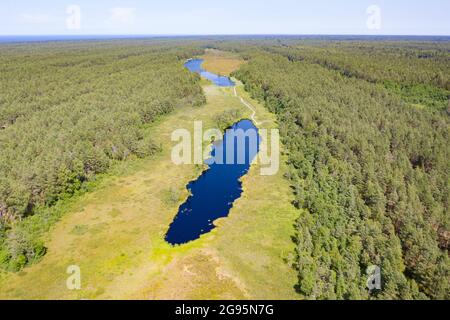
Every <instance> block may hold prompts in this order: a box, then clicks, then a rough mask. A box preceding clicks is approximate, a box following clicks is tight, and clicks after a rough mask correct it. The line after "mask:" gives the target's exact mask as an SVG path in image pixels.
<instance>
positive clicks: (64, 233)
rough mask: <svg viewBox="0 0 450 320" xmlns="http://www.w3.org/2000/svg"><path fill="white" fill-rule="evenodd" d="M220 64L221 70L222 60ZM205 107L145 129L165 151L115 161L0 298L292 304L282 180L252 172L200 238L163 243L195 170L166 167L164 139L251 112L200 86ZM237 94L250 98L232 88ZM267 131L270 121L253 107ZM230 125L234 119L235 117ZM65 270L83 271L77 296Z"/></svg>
mask: <svg viewBox="0 0 450 320" xmlns="http://www.w3.org/2000/svg"><path fill="white" fill-rule="evenodd" d="M203 58H204V59H205V60H206V62H205V65H204V67H205V68H207V69H208V70H209V66H214V69H211V71H213V72H218V73H219V71H218V70H220V71H221V72H222V74H228V73H230V72H231V71H233V70H234V69H235V68H236V66H238V65H239V64H240V63H241V61H237V60H233V59H230V58H229V57H225V58H224V56H222V55H221V54H218V53H217V52H212V53H211V51H210V54H209V55H206V56H204V57H203ZM223 61H225V63H223V65H222V62H223ZM202 87H203V91H204V93H205V95H206V98H207V103H206V104H205V105H203V106H200V107H193V106H189V107H185V108H178V109H177V110H176V111H174V112H173V113H171V114H170V115H166V116H163V117H161V118H160V119H159V120H158V121H157V122H155V123H152V124H151V125H149V126H148V127H147V129H146V130H148V132H149V133H151V136H152V138H153V139H154V141H156V143H157V144H158V145H161V146H162V152H161V153H159V154H157V155H156V156H154V157H152V158H150V159H148V158H147V159H138V160H132V161H128V162H124V163H120V164H119V165H118V166H117V167H115V168H114V170H113V173H112V174H109V175H108V176H105V177H104V178H103V179H102V180H101V182H100V183H99V184H98V186H97V187H96V190H95V191H93V192H90V193H87V194H85V195H83V196H80V197H78V198H77V199H75V200H73V201H72V202H71V203H70V204H69V205H68V209H67V213H66V214H65V215H64V216H63V217H62V218H61V220H60V221H59V222H58V223H56V224H55V225H54V227H53V228H51V230H50V231H49V232H48V234H46V236H45V244H46V246H47V248H48V252H47V254H46V255H45V256H44V257H43V258H42V261H40V262H39V263H37V264H34V265H32V266H30V267H27V268H25V269H23V270H22V271H20V272H18V273H4V274H3V275H2V276H1V280H0V298H3V299H5V298H6V299H238V298H242V299H295V298H297V297H298V295H297V294H296V293H295V289H294V285H295V283H296V281H297V278H296V272H295V270H293V269H292V268H291V266H290V263H291V259H292V258H293V257H292V256H291V255H292V252H293V250H294V244H293V242H292V240H291V236H292V235H293V233H294V226H293V225H294V220H295V219H296V218H297V216H298V211H296V210H295V209H294V208H293V206H292V205H291V202H292V200H293V199H292V197H293V196H292V193H291V192H290V188H289V185H288V182H287V181H286V180H285V179H283V174H284V170H285V167H284V165H283V167H282V168H281V170H280V172H279V173H278V174H277V175H276V176H271V177H265V176H260V174H259V167H258V165H254V166H253V167H252V168H251V170H250V172H249V174H248V175H247V176H246V177H245V178H244V179H243V188H244V193H243V196H242V197H241V198H240V199H239V200H238V201H236V202H235V205H234V208H233V209H232V210H231V212H230V215H229V217H228V218H225V219H222V220H220V221H218V222H217V225H218V228H216V229H215V230H213V231H212V232H211V233H209V234H207V235H204V236H202V238H201V239H200V240H197V241H194V242H192V243H190V244H187V245H183V246H180V247H172V246H170V245H169V244H167V243H166V242H165V241H164V235H165V233H166V231H167V229H168V227H169V225H170V223H171V222H172V219H173V218H174V216H175V215H176V213H177V210H178V207H179V205H180V204H181V203H182V202H183V201H184V200H185V199H186V198H187V196H188V193H187V190H186V185H187V183H188V182H189V181H191V180H193V179H195V178H196V177H198V176H199V175H200V174H201V172H202V170H203V168H201V167H199V166H195V165H192V166H189V165H183V166H175V165H174V164H172V162H171V160H170V152H171V147H172V146H173V143H172V142H171V133H172V131H173V130H175V129H178V128H186V129H188V130H191V131H192V130H193V122H194V121H197V120H202V121H203V122H204V127H209V128H214V127H216V126H217V125H216V123H215V119H216V118H217V116H219V115H220V114H222V113H224V112H225V111H227V110H230V109H242V117H248V116H250V110H248V109H247V108H246V107H245V106H244V105H242V104H241V102H240V101H239V99H238V98H236V97H234V96H233V92H232V89H230V88H218V87H215V86H213V85H211V84H210V83H208V82H206V81H203V80H202ZM238 92H239V94H240V95H242V96H244V97H245V98H246V99H248V100H249V101H251V99H250V97H248V96H247V93H246V92H245V91H244V90H243V87H242V86H241V85H239V87H238ZM251 102H252V103H253V106H254V107H255V108H256V109H257V112H258V116H259V118H260V119H264V120H266V121H267V122H265V125H264V126H265V127H267V128H270V127H276V122H275V121H274V116H273V115H272V114H270V113H268V112H267V111H266V109H264V108H263V107H262V106H261V105H259V104H257V103H256V102H255V101H251ZM235 120H239V119H238V118H236V119H235ZM69 265H79V266H80V268H81V277H82V280H81V281H82V288H81V290H79V291H71V290H68V289H67V287H66V279H67V277H68V276H69V275H68V274H66V269H67V267H68V266H69Z"/></svg>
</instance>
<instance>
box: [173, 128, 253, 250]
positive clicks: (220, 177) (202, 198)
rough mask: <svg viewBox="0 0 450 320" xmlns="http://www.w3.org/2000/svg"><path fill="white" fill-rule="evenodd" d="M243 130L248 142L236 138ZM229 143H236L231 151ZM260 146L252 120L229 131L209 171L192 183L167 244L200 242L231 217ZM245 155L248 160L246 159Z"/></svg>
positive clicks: (210, 161) (217, 146)
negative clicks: (203, 235) (231, 151)
mask: <svg viewBox="0 0 450 320" xmlns="http://www.w3.org/2000/svg"><path fill="white" fill-rule="evenodd" d="M239 130H242V131H241V134H243V133H245V134H246V138H245V140H244V139H241V140H239V139H238V138H237V137H236V133H237V132H239ZM238 141H245V143H238ZM229 142H234V143H233V144H232V145H231V146H232V147H231V148H230V147H228V148H227V147H226V146H227V143H229ZM259 144H260V136H259V133H258V128H257V127H256V126H255V125H254V124H253V122H252V121H250V120H242V121H239V122H238V123H235V124H234V125H233V126H232V127H231V128H230V130H227V131H226V133H225V135H224V137H223V140H222V141H218V142H216V143H214V145H213V151H212V153H211V158H210V159H208V160H207V161H206V163H207V164H208V165H209V169H208V170H207V171H205V172H204V173H203V174H202V175H201V176H200V177H199V178H198V179H197V180H195V181H193V182H191V183H189V184H188V186H187V188H188V190H190V192H191V196H190V197H189V198H188V199H187V201H186V202H185V203H183V204H182V205H181V207H180V208H179V211H178V214H177V216H176V217H175V220H174V221H173V223H172V224H171V226H170V228H169V231H168V232H167V234H166V241H167V242H169V243H170V244H172V245H180V244H185V243H187V242H190V241H193V240H196V239H198V238H200V236H201V235H202V234H205V233H208V232H210V231H211V230H212V229H214V228H215V226H214V224H213V222H214V221H215V220H217V219H219V218H223V217H226V216H228V213H229V211H230V209H231V207H232V206H233V203H234V201H235V200H237V199H239V198H240V197H241V194H242V183H241V181H240V179H241V178H242V177H243V176H245V175H246V174H247V173H248V170H249V168H250V165H251V163H252V161H253V159H254V158H255V157H256V155H257V154H258V152H259ZM227 149H228V150H234V157H232V156H231V155H230V156H229V157H228V158H229V159H233V158H234V159H233V161H227ZM239 154H241V157H238V155H239ZM244 154H245V159H244V157H242V155H244ZM213 160H214V161H213ZM220 163H223V164H220ZM227 163H232V164H227Z"/></svg>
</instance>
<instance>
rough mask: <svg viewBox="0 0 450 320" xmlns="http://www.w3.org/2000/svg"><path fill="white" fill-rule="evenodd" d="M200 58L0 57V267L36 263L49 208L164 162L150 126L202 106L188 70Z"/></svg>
mask: <svg viewBox="0 0 450 320" xmlns="http://www.w3.org/2000/svg"><path fill="white" fill-rule="evenodd" d="M200 52H201V51H199V49H195V48H191V47H188V46H184V47H183V46H178V47H177V46H173V45H167V44H164V43H154V42H152V43H151V45H148V44H146V43H145V42H137V43H136V42H130V43H126V42H121V43H119V44H117V43H108V42H105V43H101V44H99V43H97V42H94V43H83V44H75V43H68V44H59V45H52V44H41V45H39V44H38V45H28V46H20V45H19V46H14V45H10V46H4V47H0V83H1V88H2V90H1V93H0V128H1V130H0V150H1V153H0V217H1V219H0V247H1V249H0V264H2V265H3V266H5V267H6V268H7V269H9V270H19V269H21V268H22V267H23V266H24V265H26V264H29V263H31V262H33V261H35V260H37V259H39V257H40V256H42V255H43V254H44V253H45V246H44V244H43V243H41V241H40V240H39V239H40V236H41V234H42V232H43V231H44V230H45V229H46V228H48V226H49V225H50V224H51V221H48V220H53V219H54V218H55V217H54V213H50V212H48V210H47V209H48V208H49V207H51V206H52V205H54V204H55V203H56V202H58V200H61V199H66V198H69V197H70V196H72V195H73V194H75V193H76V192H81V191H83V188H85V187H86V186H87V182H90V181H93V180H94V179H95V176H96V175H97V174H99V173H105V172H107V171H108V168H110V166H111V165H113V163H114V162H116V161H121V160H126V159H128V158H132V157H147V156H149V155H152V154H153V153H155V152H157V151H158V148H159V146H158V145H155V144H154V143H153V142H152V140H151V137H149V136H146V135H145V132H144V129H145V126H146V125H148V124H151V123H152V122H153V121H155V120H157V118H158V117H160V116H161V115H164V114H167V113H170V112H171V111H172V110H174V109H175V108H179V107H181V106H185V105H198V104H202V103H204V99H205V98H204V95H203V93H202V91H201V88H200V86H199V85H198V82H199V79H198V77H196V76H194V75H192V74H191V73H189V72H188V71H187V70H185V69H184V68H183V63H184V61H185V60H186V59H187V58H189V57H191V56H193V55H195V54H197V53H200Z"/></svg>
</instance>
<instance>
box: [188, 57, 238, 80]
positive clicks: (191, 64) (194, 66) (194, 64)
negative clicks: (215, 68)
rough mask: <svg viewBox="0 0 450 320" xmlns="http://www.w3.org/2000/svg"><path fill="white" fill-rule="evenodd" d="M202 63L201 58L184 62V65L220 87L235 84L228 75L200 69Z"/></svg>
mask: <svg viewBox="0 0 450 320" xmlns="http://www.w3.org/2000/svg"><path fill="white" fill-rule="evenodd" d="M202 63H203V60H202V59H192V60H189V61H188V62H186V63H185V67H186V68H188V69H189V70H190V71H191V72H195V73H198V74H199V75H200V76H202V77H203V78H205V79H208V80H209V81H212V82H213V83H214V84H216V85H218V86H220V87H233V86H234V85H235V83H234V82H233V81H232V80H231V79H230V78H228V77H224V76H219V75H217V74H214V73H211V72H208V71H206V70H204V69H202Z"/></svg>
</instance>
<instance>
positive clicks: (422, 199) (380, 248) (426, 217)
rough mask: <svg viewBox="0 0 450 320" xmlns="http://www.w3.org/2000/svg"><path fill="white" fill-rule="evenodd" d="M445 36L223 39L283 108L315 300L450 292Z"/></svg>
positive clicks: (304, 271) (309, 290) (303, 281)
mask: <svg viewBox="0 0 450 320" xmlns="http://www.w3.org/2000/svg"><path fill="white" fill-rule="evenodd" d="M446 45H447V47H446V48H445V49H440V48H435V49H433V50H430V49H429V48H426V49H421V47H420V45H419V44H408V43H407V42H405V43H401V44H399V43H397V44H395V43H394V44H389V45H385V46H384V45H383V44H379V43H353V44H352V43H344V44H337V43H335V44H331V43H328V42H327V43H314V44H310V45H308V44H307V43H306V44H304V43H303V44H300V43H297V42H296V43H289V44H288V45H286V44H283V43H280V42H279V41H278V42H277V41H274V42H273V43H272V44H270V43H267V41H266V43H265V44H264V46H261V47H258V46H255V44H254V43H253V44H249V43H247V44H246V45H243V44H242V45H241V46H239V45H236V44H216V46H217V47H222V48H227V49H231V50H234V51H238V52H239V51H240V52H241V53H242V54H243V56H245V57H246V59H247V60H248V63H247V64H245V65H244V66H243V67H241V69H240V70H239V71H238V72H237V73H236V74H235V76H236V77H237V78H239V79H240V80H242V81H243V82H244V84H245V88H246V89H247V90H248V91H250V92H251V93H252V94H253V96H254V97H255V98H257V99H259V100H260V101H262V102H264V103H265V105H266V106H267V108H268V109H269V110H270V111H272V112H274V113H275V114H276V115H277V116H278V120H279V125H280V129H281V135H282V138H283V142H284V144H285V146H286V147H287V149H288V152H289V172H288V174H287V178H288V179H289V180H290V182H291V184H292V187H293V189H294V190H295V196H296V200H295V203H294V204H295V206H296V207H297V208H298V209H299V219H298V221H297V225H296V234H295V242H296V246H297V250H296V256H297V258H296V268H297V270H298V285H297V290H298V292H299V293H300V294H301V295H303V296H305V297H306V298H314V299H336V298H337V299H366V298H369V297H371V298H379V299H420V298H433V299H449V298H450V259H449V256H448V254H449V248H450V233H449V232H450V219H449V212H450V211H449V208H450V197H449V195H450V161H449V159H450V145H449V138H450V137H449V133H450V117H449V115H448V114H447V113H446V112H445V111H443V107H444V108H445V107H446V106H447V101H448V89H449V83H448V81H449V78H448V77H449V74H450V72H449V61H450V54H449V50H448V47H449V45H448V43H446ZM423 46H424V47H428V46H430V44H429V43H426V44H424V45H423ZM431 47H433V46H431ZM435 47H439V45H436V46H435ZM433 48H434V47H433ZM388 84H390V85H388ZM397 86H398V87H399V88H400V89H399V90H397V89H396V88H395V89H393V87H397ZM407 88H411V95H410V96H406V95H405V90H409V89H407ZM419 88H422V89H423V90H424V91H425V93H424V92H422V91H421V90H422V89H419ZM434 93H436V94H434ZM417 104H423V105H417ZM372 265H377V266H379V267H380V268H381V273H382V290H379V291H377V290H375V291H373V292H371V293H370V294H369V292H368V290H367V287H366V281H367V278H368V276H367V274H366V271H367V268H368V267H369V266H372Z"/></svg>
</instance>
